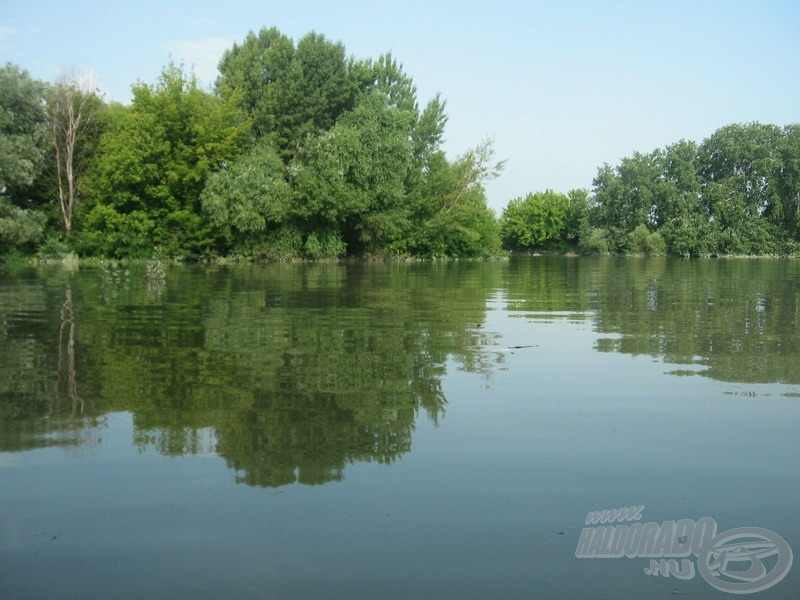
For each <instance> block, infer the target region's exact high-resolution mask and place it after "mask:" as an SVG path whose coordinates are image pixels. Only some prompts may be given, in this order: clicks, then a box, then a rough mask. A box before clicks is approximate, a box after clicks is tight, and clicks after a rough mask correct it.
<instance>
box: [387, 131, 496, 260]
mask: <svg viewBox="0 0 800 600" xmlns="http://www.w3.org/2000/svg"><path fill="white" fill-rule="evenodd" d="M427 163H428V164H427V166H426V168H425V170H424V172H423V174H422V177H421V179H420V182H419V184H418V185H417V186H415V188H414V189H412V190H411V192H410V194H409V202H410V209H411V228H410V231H409V234H408V236H407V237H406V239H405V240H403V243H402V244H398V246H397V248H398V251H400V252H404V253H410V254H414V255H419V256H434V257H439V256H454V257H456V256H464V257H470V256H472V257H478V256H491V255H496V254H498V253H499V252H500V230H499V226H498V224H497V218H496V216H495V215H494V213H493V212H492V211H491V209H489V208H488V206H487V204H486V194H485V190H484V187H483V184H484V182H486V181H489V180H491V179H494V178H496V177H498V176H499V175H500V173H501V172H502V170H503V168H504V166H505V162H504V161H502V160H501V161H495V159H494V149H493V148H492V143H491V141H489V140H486V141H484V142H482V143H481V144H479V145H478V146H476V147H475V148H473V149H471V150H468V151H467V152H466V153H465V154H464V155H463V156H460V157H459V158H457V159H456V160H455V161H453V162H450V161H448V160H447V157H446V156H445V154H444V153H443V152H441V151H436V152H434V153H432V154H431V156H430V157H429V158H428V160H427Z"/></svg>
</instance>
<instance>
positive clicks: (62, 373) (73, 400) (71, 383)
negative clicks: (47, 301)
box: [54, 288, 85, 416]
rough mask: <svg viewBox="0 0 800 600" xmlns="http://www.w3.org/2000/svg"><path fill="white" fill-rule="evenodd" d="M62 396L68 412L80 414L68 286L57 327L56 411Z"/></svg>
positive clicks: (70, 294) (73, 316) (82, 409)
mask: <svg viewBox="0 0 800 600" xmlns="http://www.w3.org/2000/svg"><path fill="white" fill-rule="evenodd" d="M65 338H66V339H65ZM64 396H66V398H67V399H68V400H69V414H70V415H73V416H74V415H82V414H83V412H84V408H85V406H84V401H83V400H82V399H81V397H80V396H78V377H77V375H76V373H75V312H74V311H73V308H72V290H71V289H70V288H67V289H66V291H65V292H64V304H63V306H62V308H61V327H59V329H58V394H57V395H56V403H55V406H54V410H55V411H56V412H57V413H61V400H62V398H63V397H64Z"/></svg>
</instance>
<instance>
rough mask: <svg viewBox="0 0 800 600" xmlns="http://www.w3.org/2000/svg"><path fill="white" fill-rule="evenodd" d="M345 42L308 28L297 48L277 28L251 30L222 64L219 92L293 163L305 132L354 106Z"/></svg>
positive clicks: (330, 123)
mask: <svg viewBox="0 0 800 600" xmlns="http://www.w3.org/2000/svg"><path fill="white" fill-rule="evenodd" d="M349 64H350V63H348V61H347V60H346V58H345V51H344V46H343V45H342V44H341V43H336V42H331V41H329V40H327V39H326V38H325V37H324V36H323V35H320V34H317V33H309V34H308V35H306V36H305V37H304V38H303V39H301V40H300V42H299V43H298V44H297V47H296V48H295V45H294V42H293V41H292V40H291V39H290V38H288V37H286V36H285V35H283V34H282V33H280V31H278V30H277V29H276V28H274V27H273V28H271V29H261V30H260V31H259V32H258V33H257V34H256V33H253V32H250V33H249V34H248V35H247V37H246V38H245V40H244V42H242V43H241V44H234V45H233V47H232V48H230V49H229V50H227V51H226V52H225V54H224V55H223V57H222V60H221V61H220V64H219V70H220V77H219V79H218V80H217V90H218V91H219V94H220V95H221V96H222V97H223V98H225V99H228V100H230V101H233V102H235V103H237V104H238V106H240V107H241V108H242V109H243V110H244V111H245V112H246V113H247V115H248V116H249V117H250V119H251V120H252V126H253V131H254V133H255V134H256V136H258V137H259V138H264V139H265V140H267V141H268V142H269V143H270V144H272V146H273V147H274V148H275V150H277V151H278V153H279V154H280V155H281V156H282V157H283V159H284V160H285V161H286V162H288V161H289V160H291V158H292V157H294V156H295V155H296V154H297V152H298V151H299V149H300V148H301V147H302V146H303V144H304V142H305V140H306V136H308V135H309V134H315V133H319V132H321V131H325V130H327V129H329V128H330V127H332V126H333V124H334V123H335V122H336V120H337V119H338V118H339V116H340V115H341V114H342V113H344V112H345V111H346V110H348V109H350V108H352V106H353V100H354V94H355V91H356V90H355V87H354V82H353V80H352V79H351V77H350V72H349Z"/></svg>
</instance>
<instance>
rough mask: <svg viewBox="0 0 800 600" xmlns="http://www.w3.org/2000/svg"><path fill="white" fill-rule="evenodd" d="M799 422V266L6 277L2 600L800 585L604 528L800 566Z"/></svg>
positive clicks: (0, 460) (777, 566)
mask: <svg viewBox="0 0 800 600" xmlns="http://www.w3.org/2000/svg"><path fill="white" fill-rule="evenodd" d="M799 433H800V262H797V261H784V260H718V261H714V260H697V261H684V260H667V259H611V258H561V257H559V258H520V259H513V260H511V261H510V262H495V263H492V262H489V263H447V264H401V265H398V264H392V265H383V264H318V265H291V266H286V265H268V266H252V265H250V266H231V267H226V266H221V267H213V268H208V267H190V266H166V267H164V269H163V270H162V269H161V268H160V267H159V266H158V265H145V264H142V265H133V266H128V267H114V266H107V267H105V268H80V269H78V270H66V269H63V268H61V267H40V268H37V269H33V268H24V269H20V268H11V267H2V268H0V598H3V599H5V598H9V599H29V598H30V599H76V598H80V599H95V598H97V599H101V598H102V599H106V598H116V599H129V598H130V599H134V598H135V599H140V598H165V599H181V598H187V599H188V598H191V599H198V598H209V599H211V598H213V599H218V598H237V599H238V598H246V599H247V598H254V599H262V598H270V599H271V598H275V599H284V598H288V599H306V598H314V599H339V598H341V599H362V598H363V599H367V598H369V599H374V598H385V599H393V598H404V599H405V598H424V599H440V598H448V599H449V598H452V599H459V600H464V599H473V598H474V599H481V600H484V599H487V598H504V599H505V598H509V599H516V598H586V599H589V598H591V599H603V598H608V599H617V598H676V597H678V598H725V597H729V595H728V594H726V593H725V592H724V591H722V590H721V589H718V588H719V587H720V585H723V586H724V585H727V584H731V583H732V582H733V583H738V584H740V585H748V584H747V581H751V582H752V581H756V582H758V581H762V582H766V583H769V578H770V577H772V578H773V579H774V578H776V577H777V575H776V572H777V571H782V572H785V573H786V574H785V576H784V577H783V579H782V580H780V581H778V583H776V584H774V585H772V586H770V587H768V588H767V589H765V590H762V591H759V592H757V593H754V594H753V595H752V596H744V597H754V598H781V599H788V598H798V597H800V564H797V565H794V566H793V567H791V566H790V567H789V569H788V571H786V566H785V561H786V559H787V550H786V547H785V546H776V545H775V544H779V542H775V536H773V537H771V538H769V539H767V540H766V541H767V546H769V544H770V543H771V544H772V546H771V547H773V548H777V549H778V550H777V551H775V552H772V554H771V555H770V556H766V557H762V558H755V559H752V560H749V559H746V558H744V559H742V558H741V554H742V553H743V552H745V553H746V552H747V551H752V550H753V548H754V546H753V544H750V545H748V544H747V543H744V542H743V540H742V539H738V540H735V541H736V542H737V543H735V544H734V546H731V547H729V552H728V553H727V554H726V553H725V551H724V548H723V549H722V550H719V548H717V546H714V548H717V550H718V551H717V553H716V554H713V555H711V554H709V548H710V546H708V545H707V544H705V542H706V541H708V540H707V539H705V538H704V539H705V541H704V539H700V538H699V537H698V538H697V539H698V540H700V541H699V542H698V544H699V543H700V542H703V544H701V545H702V549H701V551H699V552H698V553H694V554H693V553H691V552H690V551H689V550H687V551H686V552H684V554H683V556H684V557H687V558H686V559H685V563H690V564H685V563H682V562H681V558H676V559H675V560H674V562H675V566H676V567H677V566H678V565H679V564H680V565H682V567H681V568H686V569H688V568H691V569H692V571H691V572H690V573H688V574H689V575H691V574H694V577H691V578H688V579H687V578H683V579H682V578H680V577H678V576H676V574H675V573H674V572H672V571H669V576H665V575H664V574H663V573H662V574H659V573H661V572H660V571H657V572H656V574H655V575H653V574H651V575H648V574H646V572H645V571H646V569H648V568H649V567H650V566H651V559H650V558H649V557H645V556H643V555H642V554H643V552H644V550H642V548H643V547H642V548H639V554H637V546H636V540H633V538H630V539H628V538H625V537H624V535H623V534H624V531H625V530H627V531H629V532H631V531H633V530H634V529H635V528H634V524H635V521H630V522H627V523H626V524H625V530H623V529H621V528H620V527H621V525H620V524H619V523H616V524H614V526H613V527H614V528H613V529H612V525H610V524H593V525H587V524H586V520H587V515H588V513H590V512H593V511H600V510H604V509H614V508H620V507H630V506H635V507H640V506H643V507H644V508H643V509H641V510H640V512H639V514H640V517H641V518H640V520H639V521H638V522H639V523H642V524H644V523H647V522H653V523H656V524H658V530H657V532H658V533H657V535H662V536H663V539H661V540H660V541H658V542H657V544H658V547H659V548H661V550H662V552H661V554H658V551H657V550H654V552H655V554H656V555H657V558H658V560H659V561H660V560H661V558H662V557H664V556H665V554H664V552H665V549H666V548H671V549H672V550H673V551H674V550H675V549H678V550H680V549H681V548H688V547H689V546H688V545H690V544H692V542H693V539H694V538H693V536H695V537H696V536H699V535H700V534H696V535H695V533H694V530H685V529H684V530H682V531H681V530H678V529H672V528H671V527H672V526H671V525H670V524H669V523H673V525H674V524H675V522H680V521H681V520H683V523H684V526H685V527H689V525H686V523H689V522H691V523H692V525H693V524H694V522H696V521H698V520H699V519H701V518H703V517H710V518H711V519H713V520H714V522H715V523H716V525H717V526H718V528H719V530H718V531H717V534H722V533H723V532H725V531H728V530H733V529H737V528H742V527H758V528H762V529H761V531H762V532H763V531H764V530H767V531H768V532H771V533H774V534H776V535H777V536H778V537H779V538H780V539H782V540H785V542H786V543H787V544H788V548H791V549H792V550H793V551H794V553H795V554H798V553H800V514H798V513H799V512H800V511H799V508H800V500H798V498H799V497H800V435H798V434H799ZM686 520H691V521H686ZM706 522H707V521H706ZM604 527H605V528H606V529H607V530H608V531H609V533H608V535H609V536H612V537H609V538H608V539H607V540H606V542H607V543H604V542H603V541H602V540H601V538H600V537H598V538H597V540H595V541H593V542H591V543H590V542H588V541H587V539H589V538H585V537H583V536H587V535H589V536H591V537H594V536H595V535H598V536H599V535H600V534H599V533H597V531H598V530H599V529H600V528H604ZM645 527H646V526H645ZM584 530H588V531H584ZM651 531H652V530H651ZM687 532H688V534H689V535H688V536H687V537H688V538H689V539H688V541H686V540H684V541H683V542H681V541H680V540H678V538H680V537H682V536H681V533H687ZM640 533H641V532H640ZM603 535H606V534H603ZM614 535H617V536H622V537H618V538H617V539H622V540H623V541H625V540H627V541H628V542H630V543H631V544H632V546H631V548H632V550H631V552H632V555H633V556H632V557H629V556H622V557H621V558H601V557H595V558H579V557H578V556H576V553H577V554H582V555H585V554H586V553H587V552H588V553H589V554H591V553H594V554H597V553H600V554H603V552H607V551H608V548H606V550H604V549H603V548H604V547H606V546H608V545H609V544H611V541H610V540H611V539H612V538H613V536H614ZM631 535H632V534H631ZM722 537H724V536H722ZM582 539H583V540H584V541H583V542H581V540H582ZM708 539H710V537H709V538H708ZM724 541H725V540H722V539H721V538H720V539H717V540H715V543H718V544H719V543H722V542H724ZM727 541H728V542H730V540H727ZM746 541H747V540H745V542H746ZM750 541H752V540H750ZM756 541H759V542H764V541H765V540H764V539H763V538H762V539H759V540H756ZM582 543H583V544H584V545H583V546H581V544H582ZM682 543H685V544H687V546H681V544H682ZM676 544H677V545H676ZM729 546H730V544H729ZM579 547H582V548H583V551H578V550H579ZM608 547H610V546H608ZM763 547H764V544H762V549H763ZM698 548H699V546H698ZM650 549H651V550H653V546H652V545H651V547H650ZM734 552H738V553H739V558H738V559H736V556H733V555H732V553H734ZM762 554H765V553H764V552H762ZM766 554H769V552H766ZM673 556H674V555H673ZM732 556H733V559H732V558H731V557H732ZM709 557H711V558H710V559H709ZM720 557H722V558H723V559H724V558H726V557H727V558H728V559H729V560H728V562H725V561H719V558H720ZM711 559H714V560H717V563H718V564H717V567H718V569H717V570H716V571H714V570H713V565H711V567H710V568H711V569H712V571H711V572H712V575H708V576H707V577H704V576H703V575H702V574H701V573H700V563H703V562H704V561H707V562H706V564H707V565H708V564H710V563H711V562H713V560H711ZM654 560H656V559H654ZM781 560H783V561H784V562H783V563H781ZM708 561H710V562H708ZM798 561H799V562H800V559H798ZM666 563H667V559H666V558H664V569H663V571H667V569H666ZM723 563H724V564H723ZM658 564H659V565H660V564H661V563H660V562H659V563H658ZM760 567H763V568H764V571H765V572H766V575H765V574H764V573H759V568H760ZM708 572H709V571H708V569H706V573H708ZM682 573H684V577H685V576H686V575H687V571H682ZM731 573H732V574H733V576H731ZM748 577H749V579H748ZM707 579H708V580H707ZM714 582H717V583H718V584H719V585H717V586H715V585H714V584H713V583H714ZM720 582H721V583H720ZM742 582H745V583H742ZM753 585H755V584H753ZM730 597H733V596H730ZM736 597H743V596H739V595H737V596H736Z"/></svg>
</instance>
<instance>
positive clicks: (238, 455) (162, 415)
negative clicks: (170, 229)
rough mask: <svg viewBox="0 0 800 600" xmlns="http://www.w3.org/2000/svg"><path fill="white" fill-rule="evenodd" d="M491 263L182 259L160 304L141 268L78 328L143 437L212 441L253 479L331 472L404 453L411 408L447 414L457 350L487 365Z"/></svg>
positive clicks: (106, 388) (186, 446)
mask: <svg viewBox="0 0 800 600" xmlns="http://www.w3.org/2000/svg"><path fill="white" fill-rule="evenodd" d="M483 267H484V266H483V265H481V264H478V263H475V264H472V265H463V264H462V265H458V264H450V265H448V266H444V265H430V264H428V265H395V266H390V267H386V266H385V265H363V264H360V263H352V264H347V265H337V264H320V265H290V266H286V265H271V266H268V267H263V266H255V265H247V266H237V267H220V268H218V269H215V270H206V269H191V268H184V269H179V270H173V271H171V272H170V273H169V274H168V276H167V277H166V279H165V281H166V285H165V287H164V289H163V290H162V291H161V295H160V301H159V302H158V303H157V304H154V303H153V298H152V294H151V295H150V296H148V295H147V290H146V288H145V287H144V285H140V284H139V283H138V282H139V280H140V277H139V275H138V274H137V273H136V272H134V271H133V270H132V271H131V273H130V275H129V276H128V277H126V278H125V279H124V280H121V281H120V283H119V286H117V287H116V288H115V293H114V294H105V295H104V296H103V298H104V299H105V302H106V304H105V305H104V306H98V307H97V308H96V309H95V315H94V317H93V318H92V319H91V322H92V323H93V327H91V328H88V327H84V328H83V329H82V330H81V339H82V342H83V343H84V344H85V345H86V346H88V347H91V348H93V349H96V351H97V352H99V351H100V349H102V356H103V360H102V366H101V367H100V368H101V374H100V377H99V380H98V383H97V385H98V386H99V387H100V388H101V393H102V395H103V396H105V397H106V398H119V399H120V401H119V407H120V408H121V409H124V410H127V411H130V412H132V413H133V415H134V425H135V441H136V443H138V444H140V445H142V446H152V447H155V448H156V449H158V451H159V452H162V453H164V454H191V453H200V452H207V451H209V447H210V446H213V449H214V451H215V452H217V453H219V454H221V455H222V456H224V457H225V459H226V460H227V461H228V463H229V464H230V465H231V467H232V468H234V469H235V470H236V471H237V476H238V477H239V479H240V480H241V481H244V482H247V483H249V484H257V485H269V486H274V485H283V484H286V483H290V482H295V481H300V482H303V483H322V482H325V481H331V480H337V479H341V477H342V476H343V472H344V469H345V466H346V465H347V464H349V463H352V462H355V461H359V462H361V461H378V462H383V463H388V462H391V461H393V460H395V459H396V458H397V457H398V456H400V455H402V454H403V453H405V452H408V450H409V449H410V448H411V435H412V431H413V428H414V421H415V418H416V417H417V414H418V413H419V412H420V411H424V412H425V413H426V414H427V416H428V417H429V418H431V419H433V420H434V421H436V420H437V419H439V418H440V416H441V415H442V414H443V410H444V405H445V399H444V395H443V394H442V391H441V378H442V375H443V374H444V371H445V367H444V365H445V363H446V362H447V361H448V360H451V359H453V360H455V361H456V362H457V363H458V364H459V365H460V366H461V368H464V369H468V370H470V371H478V372H482V373H484V374H488V372H489V365H488V364H487V363H486V362H485V360H484V359H483V358H482V356H481V354H480V352H479V351H478V350H479V348H480V347H481V345H482V344H483V343H485V340H483V338H485V337H486V335H487V334H485V333H483V332H476V329H475V327H474V326H475V324H476V323H480V322H482V321H483V318H484V310H485V303H486V294H487V290H489V289H491V288H492V286H491V285H487V279H488V280H491V279H492V278H493V277H496V275H497V273H498V271H497V269H496V268H490V269H488V270H487V269H485V268H483ZM495 267H499V265H496V266H495ZM103 285H106V286H107V285H108V284H107V282H105V283H104V284H103ZM137 286H138V287H137ZM139 287H141V290H140V289H139ZM88 321H89V320H88V319H87V322H88ZM482 340H483V341H482ZM209 432H213V433H209Z"/></svg>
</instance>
